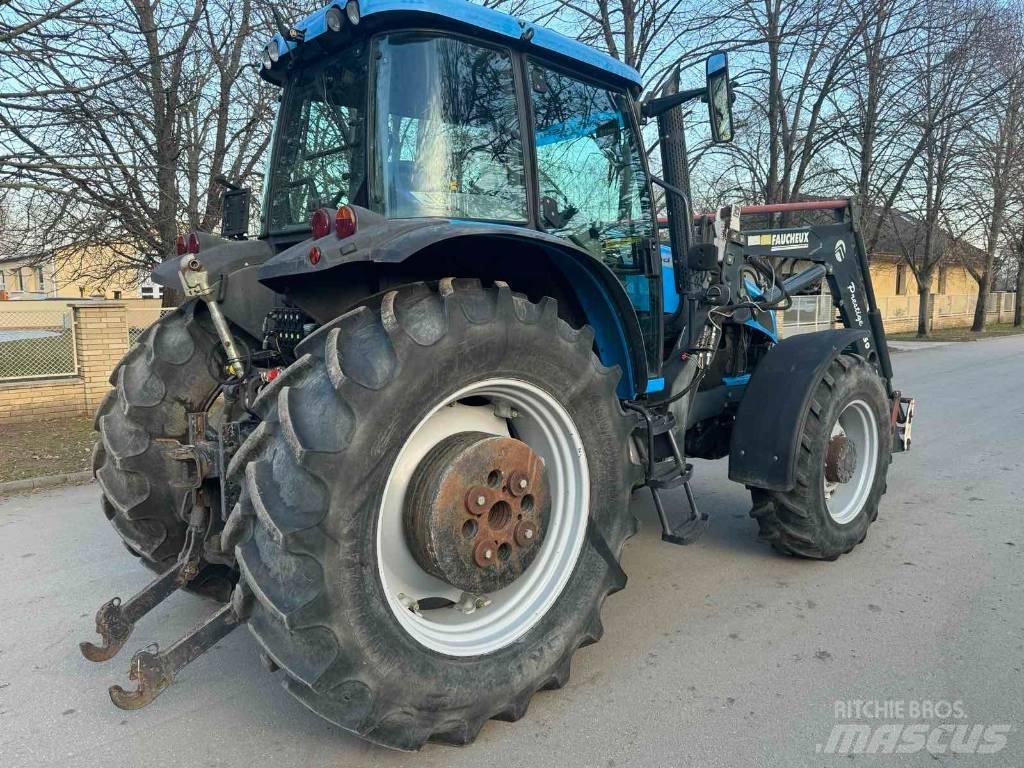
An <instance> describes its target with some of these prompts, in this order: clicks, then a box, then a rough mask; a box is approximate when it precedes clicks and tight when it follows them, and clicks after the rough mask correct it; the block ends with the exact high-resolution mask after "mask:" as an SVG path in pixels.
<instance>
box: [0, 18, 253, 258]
mask: <svg viewBox="0 0 1024 768" xmlns="http://www.w3.org/2000/svg"><path fill="white" fill-rule="evenodd" d="M76 9H77V10H78V12H79V13H78V16H76V17H75V18H74V19H71V20H68V19H66V18H63V17H55V18H54V19H53V20H51V21H50V22H49V24H48V25H42V26H40V27H38V28H37V29H36V30H35V37H36V38H38V40H39V42H38V43H37V44H35V45H24V44H23V45H21V46H20V47H19V48H18V50H16V51H15V52H14V54H13V55H12V56H11V57H10V60H11V61H12V63H13V66H12V71H11V77H10V78H9V81H10V82H14V83H16V84H17V86H18V87H19V88H20V89H21V93H20V95H19V98H17V99H13V100H9V101H8V102H6V103H5V102H2V101H0V153H2V161H3V171H2V172H0V173H2V175H0V185H2V186H5V187H7V188H13V189H17V191H18V194H19V196H20V202H21V204H20V210H21V211H22V212H23V213H25V214H26V215H28V212H29V211H31V215H32V216H33V217H35V218H36V219H37V221H39V222H40V223H41V224H42V226H36V227H35V228H34V230H33V231H34V233H35V235H36V237H35V238H34V239H33V240H31V241H29V242H30V246H29V247H30V250H33V251H34V252H36V253H38V254H40V255H43V254H49V253H53V252H56V251H60V252H62V253H63V254H64V255H65V257H67V256H68V255H69V254H73V253H76V252H77V253H81V254H91V255H93V256H94V255H95V254H96V253H100V252H102V253H104V254H106V258H105V259H103V263H102V264H100V263H98V262H97V260H96V259H95V258H94V257H90V258H88V259H85V260H83V265H84V264H86V263H87V264H88V267H89V269H90V270H92V271H97V270H101V271H102V270H106V271H107V273H108V274H112V273H115V272H140V271H143V270H148V269H149V268H151V267H152V265H153V264H154V263H155V262H157V261H159V260H160V259H162V258H165V257H167V256H168V255H172V254H173V253H174V242H175V239H176V236H177V234H178V232H179V231H180V229H181V228H182V227H183V226H203V227H206V228H209V227H212V226H213V224H214V223H215V222H216V218H217V213H216V212H217V210H218V208H219V200H220V190H219V188H218V187H217V185H216V183H215V182H214V179H215V178H216V177H217V176H219V175H221V174H227V175H229V176H232V177H233V180H234V181H236V182H243V183H244V182H246V181H253V180H255V181H258V178H256V163H257V162H258V159H259V158H261V157H262V156H263V154H264V149H265V147H266V145H267V142H268V140H269V119H270V114H271V103H272V98H273V89H272V88H271V87H269V86H267V85H265V84H262V83H260V81H259V80H258V78H257V77H256V73H255V72H253V71H251V70H250V69H248V65H249V63H250V62H251V61H253V60H255V59H256V58H257V55H258V53H257V51H258V44H259V42H261V41H257V40H255V36H254V35H253V34H252V26H253V18H254V13H253V7H252V0H176V1H175V2H171V3H167V2H164V1H162V0H123V2H122V3H120V4H117V3H111V2H106V0H82V2H81V4H80V5H78V6H77V7H76ZM54 40H59V41H60V42H59V45H58V44H56V43H54V42H53V41H54ZM55 49H56V50H55ZM72 62H73V65H72ZM83 268H84V266H83ZM91 276H93V277H103V276H105V275H91Z"/></svg>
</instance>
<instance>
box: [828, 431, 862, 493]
mask: <svg viewBox="0 0 1024 768" xmlns="http://www.w3.org/2000/svg"><path fill="white" fill-rule="evenodd" d="M856 470H857V449H856V447H855V446H854V444H853V441H852V440H850V439H849V438H848V437H847V436H846V435H844V434H839V435H833V436H832V439H831V440H829V443H828V451H827V452H826V453H825V479H826V480H827V481H828V482H830V483H848V482H850V480H852V479H853V476H854V474H855V472H856Z"/></svg>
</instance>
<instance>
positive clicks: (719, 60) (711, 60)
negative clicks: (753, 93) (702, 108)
mask: <svg viewBox="0 0 1024 768" xmlns="http://www.w3.org/2000/svg"><path fill="white" fill-rule="evenodd" d="M707 89H708V94H707V100H708V113H709V115H710V117H711V138H712V139H713V140H714V142H715V143H716V144H718V143H721V142H728V141H732V89H731V88H730V87H729V54H727V53H724V52H721V51H720V52H718V53H712V54H711V55H710V56H708V65H707Z"/></svg>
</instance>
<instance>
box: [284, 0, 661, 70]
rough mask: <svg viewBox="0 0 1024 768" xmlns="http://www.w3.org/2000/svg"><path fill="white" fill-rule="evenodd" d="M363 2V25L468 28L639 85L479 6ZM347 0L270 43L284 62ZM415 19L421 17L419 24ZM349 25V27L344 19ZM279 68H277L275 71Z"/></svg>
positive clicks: (605, 60)
mask: <svg viewBox="0 0 1024 768" xmlns="http://www.w3.org/2000/svg"><path fill="white" fill-rule="evenodd" d="M350 1H358V2H359V11H360V14H359V15H360V23H362V21H363V20H370V19H371V18H372V17H375V16H376V17H379V18H381V19H383V18H384V17H385V15H392V16H397V15H399V14H400V15H402V16H405V17H406V18H407V19H409V20H410V21H414V23H416V22H417V21H418V23H423V22H429V24H430V25H431V26H438V27H441V28H445V27H453V26H455V27H463V28H465V27H469V28H471V29H472V30H474V31H478V32H480V33H482V34H483V35H485V36H489V37H496V38H498V39H504V40H507V41H509V42H514V41H520V42H521V43H522V45H523V46H524V47H525V48H526V49H529V48H537V49H539V50H541V51H543V52H545V53H550V54H554V55H555V56H556V57H558V58H561V59H563V60H567V63H569V64H578V65H580V66H581V67H582V69H583V70H584V71H583V72H582V74H590V75H592V76H593V75H597V76H601V75H604V76H605V77H607V76H608V75H611V76H613V77H614V78H616V79H618V80H622V81H625V82H626V83H627V84H629V85H634V86H641V85H642V82H641V79H640V73H639V72H637V71H636V70H635V69H634V68H633V67H630V66H627V65H626V64H623V63H622V62H621V61H619V60H618V59H615V58H612V57H611V56H609V55H607V54H605V53H601V52H600V51H597V50H595V49H593V48H591V47H589V46H587V45H584V44H583V43H581V42H579V41H577V40H573V39H571V38H568V37H566V36H565V35H560V34H559V33H557V32H554V31H552V30H550V29H547V28H545V27H542V26H537V25H534V24H533V23H531V22H529V21H526V20H524V19H517V18H516V17H514V16H510V15H509V14H507V13H502V12H501V11H497V10H494V9H493V8H485V7H483V6H481V5H475V4H474V3H471V2H468V0H350ZM345 4H346V3H345V0H332V2H331V3H330V5H327V6H324V7H323V8H321V9H320V10H318V11H314V12H313V13H311V14H309V15H308V16H306V17H305V18H304V19H301V20H300V21H298V22H296V23H294V24H293V25H292V29H294V30H297V31H298V32H299V36H300V37H301V42H295V41H293V40H289V41H287V42H286V41H285V39H284V38H283V37H282V36H281V35H280V34H277V35H274V37H273V39H272V40H271V42H270V45H271V46H274V45H276V46H277V49H278V51H279V53H280V54H281V56H282V57H284V56H285V54H287V53H290V52H291V51H293V50H295V49H296V48H299V47H301V46H303V45H305V44H307V43H309V41H310V40H312V39H314V38H316V37H318V36H320V35H323V34H330V32H329V30H328V28H327V22H326V18H325V17H326V14H327V11H328V9H330V8H331V7H337V8H338V9H339V10H340V11H341V12H342V15H343V16H344V13H345ZM417 17H419V18H418V19H417ZM344 23H345V25H346V26H348V25H349V24H350V23H349V21H348V20H347V19H346V20H345V22H344ZM277 66H278V65H275V66H274V67H273V69H276V68H277Z"/></svg>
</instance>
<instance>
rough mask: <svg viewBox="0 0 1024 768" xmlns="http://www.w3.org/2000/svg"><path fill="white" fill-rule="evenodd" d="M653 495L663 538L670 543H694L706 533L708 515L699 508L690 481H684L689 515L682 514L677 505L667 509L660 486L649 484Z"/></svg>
mask: <svg viewBox="0 0 1024 768" xmlns="http://www.w3.org/2000/svg"><path fill="white" fill-rule="evenodd" d="M649 487H650V489H651V496H653V497H654V507H655V509H657V510H658V519H659V520H661V540H662V541H666V542H668V543H669V544H692V543H693V542H695V541H697V539H699V538H700V537H701V536H703V535H704V531H706V530H707V528H708V519H709V518H708V515H707V513H706V512H701V511H700V510H699V509H697V502H696V500H695V499H694V498H693V491H691V490H690V483H689V481H688V480H687V481H684V482H683V490H684V491H686V502H687V504H688V506H689V515H685V514H681V513H682V510H681V509H680V508H678V507H675V508H674V509H672V510H671V512H670V511H669V510H667V509H665V505H664V504H663V503H662V501H661V495H660V494H659V493H658V488H656V487H654V486H653V485H652V486H649Z"/></svg>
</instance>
